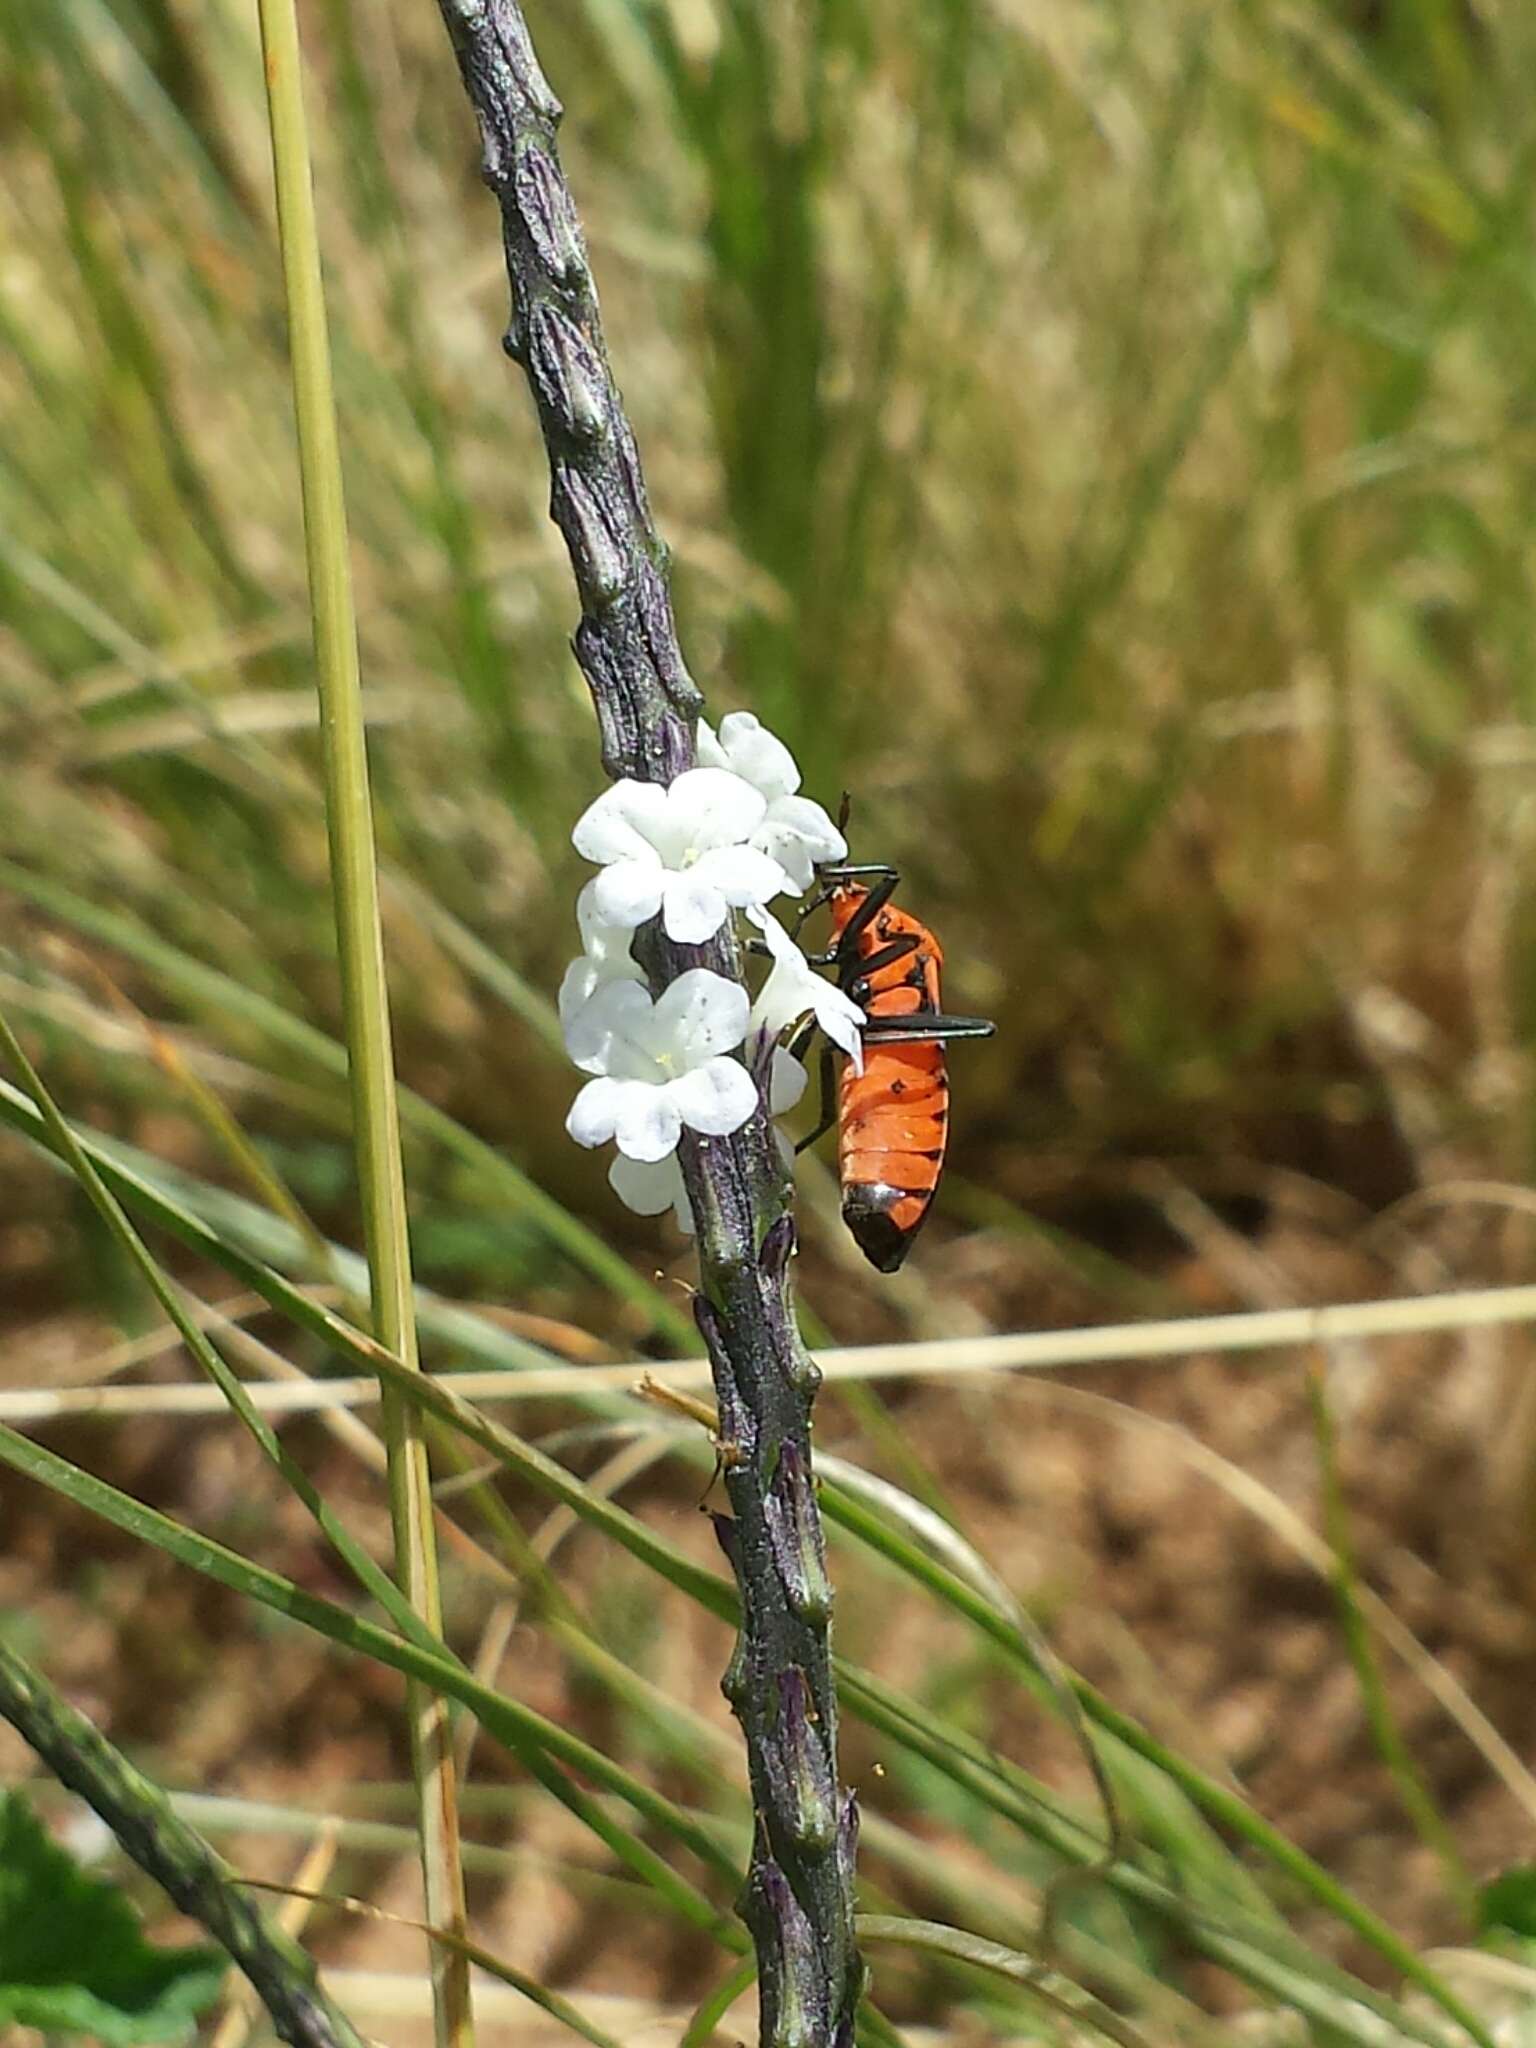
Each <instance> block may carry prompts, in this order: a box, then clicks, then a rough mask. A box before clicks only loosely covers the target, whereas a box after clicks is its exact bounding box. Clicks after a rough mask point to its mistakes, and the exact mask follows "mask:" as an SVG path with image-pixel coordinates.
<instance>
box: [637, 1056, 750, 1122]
mask: <svg viewBox="0 0 1536 2048" xmlns="http://www.w3.org/2000/svg"><path fill="white" fill-rule="evenodd" d="M661 1092H662V1093H663V1094H664V1095H665V1096H666V1097H667V1099H668V1101H669V1102H670V1103H671V1105H672V1106H673V1108H674V1109H675V1110H676V1111H677V1113H678V1115H679V1116H680V1117H681V1118H682V1120H683V1122H684V1123H685V1124H687V1125H688V1127H689V1129H690V1130H695V1131H702V1132H703V1133H704V1135H705V1136H706V1137H710V1138H725V1137H729V1135H730V1134H731V1132H732V1131H739V1130H740V1129H741V1127H742V1125H743V1124H744V1123H745V1122H746V1120H747V1118H748V1117H749V1116H751V1114H752V1112H753V1110H755V1109H756V1108H757V1087H756V1084H755V1083H754V1081H753V1079H752V1076H751V1075H750V1074H749V1073H748V1072H747V1070H746V1068H745V1067H744V1066H743V1065H742V1064H741V1061H740V1060H733V1059H730V1058H728V1057H721V1058H719V1059H713V1060H706V1061H705V1062H704V1064H703V1066H702V1067H695V1068H694V1069H693V1071H692V1073H689V1074H681V1075H679V1076H678V1078H677V1080H675V1081H669V1082H668V1083H667V1085H666V1087H665V1088H664V1089H663V1090H662V1091H661Z"/></svg>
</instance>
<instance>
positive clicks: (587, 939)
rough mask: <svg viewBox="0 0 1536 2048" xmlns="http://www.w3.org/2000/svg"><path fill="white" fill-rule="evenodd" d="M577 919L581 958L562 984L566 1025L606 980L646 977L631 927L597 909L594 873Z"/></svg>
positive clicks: (562, 1015) (580, 900)
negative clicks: (634, 951)
mask: <svg viewBox="0 0 1536 2048" xmlns="http://www.w3.org/2000/svg"><path fill="white" fill-rule="evenodd" d="M576 922H577V924H578V925H579V927H580V928H581V958H580V959H579V960H573V961H572V962H571V964H570V966H569V967H567V969H566V970H565V979H564V980H563V981H562V982H561V984H560V1022H561V1023H562V1024H563V1025H565V1026H566V1027H567V1028H569V1026H570V1022H571V1019H572V1018H573V1017H574V1016H575V1015H576V1013H577V1011H578V1010H579V1009H580V1008H581V1006H582V1004H583V1003H585V1002H586V1001H587V1000H588V999H589V998H590V997H591V996H593V995H595V994H596V992H597V990H598V989H599V988H600V987H601V986H602V984H603V983H604V982H605V981H643V980H644V979H645V976H644V974H643V973H642V972H641V968H640V963H639V961H638V960H636V959H635V957H634V955H633V954H632V953H631V952H630V950H629V941H630V937H631V931H630V929H629V928H628V927H626V926H624V925H617V924H609V923H607V922H606V921H605V920H604V918H603V917H602V916H601V915H600V913H599V911H598V908H597V878H596V877H595V876H594V877H593V879H592V880H591V881H590V882H588V884H587V886H586V887H585V888H584V889H583V890H582V892H581V894H580V895H579V896H578V897H577V898H576Z"/></svg>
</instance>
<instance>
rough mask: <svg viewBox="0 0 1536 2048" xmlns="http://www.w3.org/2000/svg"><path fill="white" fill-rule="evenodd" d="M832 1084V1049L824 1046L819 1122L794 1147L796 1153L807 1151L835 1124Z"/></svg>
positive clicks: (834, 1093) (835, 1103)
mask: <svg viewBox="0 0 1536 2048" xmlns="http://www.w3.org/2000/svg"><path fill="white" fill-rule="evenodd" d="M833 1083H834V1075H833V1071H832V1048H831V1046H830V1045H826V1046H823V1047H822V1050H821V1121H820V1122H819V1123H818V1124H817V1126H816V1128H815V1130H814V1131H812V1132H811V1133H810V1135H809V1136H808V1137H805V1138H802V1139H801V1140H800V1142H799V1144H798V1145H796V1147H795V1151H796V1152H797V1153H800V1152H804V1151H807V1150H808V1149H809V1148H810V1147H811V1146H812V1145H814V1144H815V1143H816V1140H817V1139H818V1138H822V1137H825V1136H826V1134H827V1132H828V1131H830V1130H831V1128H832V1126H833V1125H834V1124H835V1123H836V1122H837V1094H836V1090H835V1088H834V1085H833Z"/></svg>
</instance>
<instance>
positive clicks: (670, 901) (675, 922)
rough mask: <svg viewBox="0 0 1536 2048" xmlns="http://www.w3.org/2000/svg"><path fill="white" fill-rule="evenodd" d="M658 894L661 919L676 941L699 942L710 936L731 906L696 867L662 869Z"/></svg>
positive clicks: (698, 944)
mask: <svg viewBox="0 0 1536 2048" xmlns="http://www.w3.org/2000/svg"><path fill="white" fill-rule="evenodd" d="M663 880H664V884H665V886H664V888H663V891H662V898H661V922H662V927H663V929H664V930H665V932H666V934H667V937H668V938H669V939H676V940H677V942H678V944H679V945H683V946H702V945H703V943H704V941H705V940H706V939H712V938H713V937H714V936H715V933H716V932H717V931H719V929H720V927H721V925H723V924H724V923H725V920H726V919H727V918H728V917H729V916H730V914H731V906H730V905H729V904H728V903H727V902H726V900H725V898H724V897H723V896H722V895H721V893H720V891H719V890H718V889H717V888H715V886H714V884H713V883H712V882H711V881H710V880H709V878H708V876H707V875H703V874H701V873H700V872H699V870H698V869H697V868H689V869H688V870H687V871H686V872H685V873H683V874H673V873H670V872H668V873H666V874H665V875H664V877H663Z"/></svg>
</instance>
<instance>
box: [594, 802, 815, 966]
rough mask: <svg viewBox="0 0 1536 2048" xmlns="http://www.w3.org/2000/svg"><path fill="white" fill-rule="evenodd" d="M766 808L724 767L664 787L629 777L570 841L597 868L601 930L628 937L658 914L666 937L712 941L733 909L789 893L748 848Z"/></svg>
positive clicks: (775, 871)
mask: <svg viewBox="0 0 1536 2048" xmlns="http://www.w3.org/2000/svg"><path fill="white" fill-rule="evenodd" d="M767 811H768V800H767V798H766V797H765V796H763V794H762V793H761V791H759V790H757V789H754V788H753V786H752V785H751V783H750V782H746V781H744V780H743V779H742V777H741V776H739V775H734V774H732V773H730V771H729V770H727V769H723V768H689V769H686V770H685V771H684V772H683V773H682V774H681V775H679V776H678V777H676V779H675V780H674V781H672V782H670V783H668V784H667V785H666V787H665V788H663V787H662V785H661V784H660V783H659V782H636V781H633V780H632V779H631V778H630V777H628V776H626V777H625V778H624V780H623V781H622V782H616V783H615V784H614V785H613V787H612V789H609V790H605V791H604V792H603V794H602V795H601V796H600V797H599V798H598V799H597V801H596V802H595V803H592V804H589V805H588V806H587V808H586V810H585V811H583V812H582V814H581V816H580V817H579V818H578V819H577V821H576V829H575V830H574V831H573V832H572V834H571V839H572V842H573V844H574V845H575V848H576V851H577V852H578V853H580V854H584V855H585V856H586V858H587V859H588V860H593V861H598V862H600V863H601V864H602V870H603V871H602V873H601V874H600V875H598V876H596V877H595V887H594V889H593V902H594V905H595V906H596V913H597V915H598V917H600V918H601V919H602V920H603V921H604V922H605V923H607V924H611V925H617V926H620V927H622V928H625V929H627V930H633V929H634V928H635V927H636V926H637V925H642V924H644V923H646V922H647V920H648V919H650V918H653V917H655V916H656V914H657V912H658V911H659V912H660V913H661V921H662V925H663V927H664V928H665V930H666V934H667V937H668V938H669V939H675V940H678V941H679V942H681V943H684V944H690V945H699V944H702V943H703V941H704V940H705V939H710V938H713V937H714V935H715V933H716V932H717V931H719V929H720V927H721V925H723V924H724V923H725V921H726V918H727V917H728V916H729V915H730V911H731V908H732V906H733V905H734V906H735V907H736V908H738V909H740V908H742V907H744V906H745V905H747V904H749V903H766V902H768V901H769V899H770V898H771V897H774V896H778V895H780V894H781V893H783V892H784V891H785V890H787V889H790V888H792V887H793V884H792V882H791V881H790V878H789V876H788V875H787V874H786V873H785V872H784V869H783V868H782V867H781V866H780V864H779V863H778V861H777V860H773V859H770V857H769V856H768V855H767V854H766V853H764V852H763V851H762V850H761V848H760V847H756V846H749V845H748V844H747V843H746V842H747V841H748V840H749V839H751V837H752V836H753V834H754V833H755V832H756V831H757V830H758V828H759V826H760V825H761V824H762V822H763V819H764V817H765V816H766V815H767Z"/></svg>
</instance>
